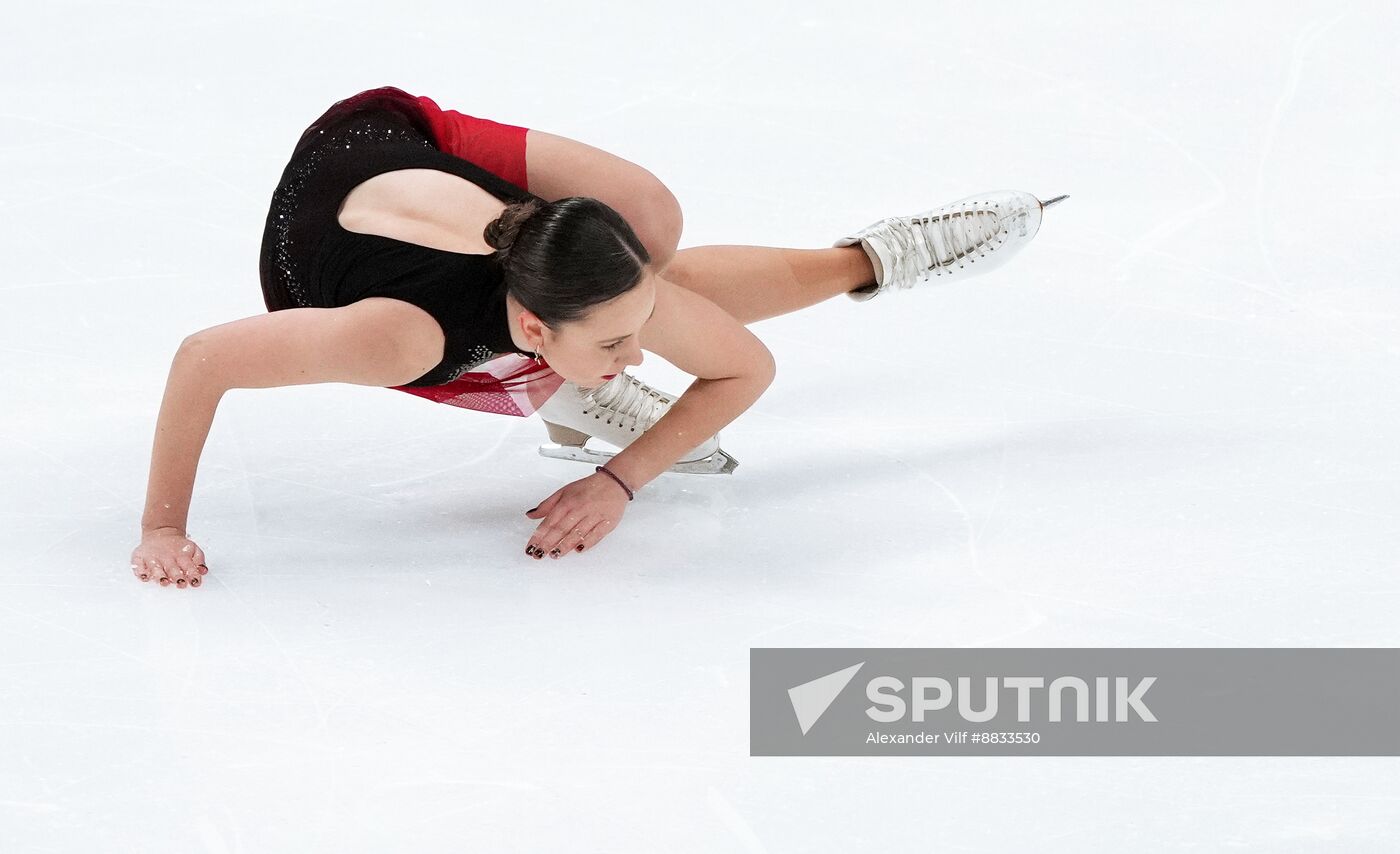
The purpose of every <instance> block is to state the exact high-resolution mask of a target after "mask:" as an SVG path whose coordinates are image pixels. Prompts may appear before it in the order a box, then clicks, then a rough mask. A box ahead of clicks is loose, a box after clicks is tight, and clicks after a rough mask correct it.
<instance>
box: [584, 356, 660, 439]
mask: <svg viewBox="0 0 1400 854" xmlns="http://www.w3.org/2000/svg"><path fill="white" fill-rule="evenodd" d="M584 399H585V400H587V401H589V404H588V406H587V407H585V409H584V414H585V415H589V414H592V415H594V416H600V415H601V414H602V413H601V412H600V411H599V410H601V411H602V412H607V413H608V417H607V423H609V424H611V423H613V419H614V418H616V419H617V422H618V423H619V424H621V425H622V426H624V427H626V426H629V425H628V419H630V420H631V426H633V427H637V426H641V427H642V429H644V430H645V429H647V428H648V427H650V426H651V425H653V424H655V423H656V422H657V421H658V420H659V419H660V418H661V415H662V414H663V410H664V409H665V408H666V407H667V406H669V405H670V403H671V399H670V398H669V397H666V396H665V395H663V394H662V393H661V392H659V391H657V390H656V389H654V388H652V387H651V386H649V385H647V384H646V383H643V382H640V381H639V380H638V379H637V378H636V377H634V376H632V375H631V374H629V373H627V372H626V371H623V372H621V373H619V374H618V375H617V376H616V377H613V378H612V379H611V380H608V381H607V382H606V383H604V384H603V385H601V386H599V387H597V388H596V389H593V390H592V391H590V392H588V393H587V394H585V395H584Z"/></svg>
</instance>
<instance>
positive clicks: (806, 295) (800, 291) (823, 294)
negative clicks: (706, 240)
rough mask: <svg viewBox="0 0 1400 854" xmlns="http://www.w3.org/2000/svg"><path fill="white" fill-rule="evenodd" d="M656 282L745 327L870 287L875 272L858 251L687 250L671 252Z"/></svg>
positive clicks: (709, 247)
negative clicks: (669, 284)
mask: <svg viewBox="0 0 1400 854" xmlns="http://www.w3.org/2000/svg"><path fill="white" fill-rule="evenodd" d="M661 276H662V278H664V279H666V280H667V281H669V282H674V283H675V284H677V285H680V286H681V287H683V288H687V289H689V290H692V291H694V292H695V293H698V294H700V295H701V296H703V297H705V298H706V299H708V300H710V301H711V302H713V303H714V304H715V305H718V306H719V307H720V308H722V309H724V310H725V311H727V312H729V313H730V314H731V315H732V316H733V317H734V318H735V319H736V320H738V321H739V322H740V323H743V324H745V325H747V324H750V323H753V322H755V321H758V320H765V319H767V318H770V317H777V316H778V315H780V314H787V313H788V312H791V311H797V310H798V309H799V308H806V307H807V306H809V305H816V304H817V303H819V302H822V301H824V300H827V299H830V298H831V297H834V296H837V295H839V294H844V293H846V292H847V291H851V290H854V289H855V288H858V287H861V286H862V285H868V284H872V283H873V282H874V281H875V269H874V267H873V266H872V265H871V263H870V258H869V257H868V256H867V255H866V254H865V251H864V250H863V249H861V248H860V247H859V246H843V247H841V248H839V249H781V248H776V247H769V246H693V247H690V248H687V249H682V250H680V251H679V252H677V253H676V255H675V257H674V258H672V259H671V263H670V264H668V265H667V266H666V267H665V269H664V270H663V271H662V273H661Z"/></svg>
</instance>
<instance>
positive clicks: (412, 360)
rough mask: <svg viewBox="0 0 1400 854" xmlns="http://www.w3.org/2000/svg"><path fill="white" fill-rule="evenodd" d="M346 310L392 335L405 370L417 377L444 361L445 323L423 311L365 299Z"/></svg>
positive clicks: (396, 301)
mask: <svg viewBox="0 0 1400 854" xmlns="http://www.w3.org/2000/svg"><path fill="white" fill-rule="evenodd" d="M345 308H346V310H348V311H353V312H354V313H355V314H357V315H359V316H361V317H363V318H365V319H366V321H367V322H368V323H369V324H370V325H371V326H373V327H375V328H377V329H381V330H385V331H387V332H389V337H391V338H392V339H393V340H394V341H395V342H396V343H397V344H398V347H397V350H398V352H399V354H400V360H401V367H402V369H404V370H408V371H409V372H412V371H414V370H417V371H418V372H417V373H416V374H414V375H413V376H414V378H417V377H420V376H422V375H423V374H425V373H427V372H428V371H430V370H432V369H433V368H434V367H436V366H437V364H438V363H439V362H441V361H442V357H443V354H444V353H445V352H446V349H447V334H446V333H445V332H444V331H443V329H442V324H440V323H438V322H437V319H436V318H435V317H433V316H432V315H431V314H429V313H428V312H427V311H425V310H424V309H422V308H419V307H418V306H416V305H414V304H413V303H411V302H405V301H404V300H400V299H394V298H392V297H365V298H364V299H362V300H359V301H357V302H353V303H351V304H350V305H348V306H346V307H345ZM420 368H421V370H419V369H420Z"/></svg>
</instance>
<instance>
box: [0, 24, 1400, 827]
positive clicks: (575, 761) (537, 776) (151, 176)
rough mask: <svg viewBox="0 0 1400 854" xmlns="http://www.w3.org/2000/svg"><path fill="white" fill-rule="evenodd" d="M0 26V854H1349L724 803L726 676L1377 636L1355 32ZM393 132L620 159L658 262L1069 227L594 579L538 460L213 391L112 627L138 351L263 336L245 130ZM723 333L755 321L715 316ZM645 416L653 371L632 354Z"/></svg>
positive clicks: (1362, 72) (811, 368)
mask: <svg viewBox="0 0 1400 854" xmlns="http://www.w3.org/2000/svg"><path fill="white" fill-rule="evenodd" d="M10 18H11V20H10V21H8V22H7V25H6V26H5V27H4V28H3V32H0V56H3V57H5V58H4V60H3V63H4V66H3V67H4V68H5V69H6V71H7V72H9V73H7V74H6V75H5V79H6V80H7V81H9V85H7V86H6V88H5V94H4V97H3V108H0V139H3V143H0V212H2V214H3V222H4V225H5V227H4V228H0V255H3V257H4V259H5V265H4V267H5V274H4V276H3V278H0V298H3V299H4V301H5V310H4V311H3V312H0V352H3V359H4V365H5V370H4V371H3V373H0V406H2V407H3V417H0V461H3V477H0V585H3V594H2V595H0V618H2V619H0V666H3V668H4V678H3V679H0V698H3V702H2V703H0V707H3V713H0V768H3V769H4V772H3V773H0V850H5V851H16V852H18V851H63V852H68V851H81V852H92V851H137V850H139V851H146V852H155V851H160V852H165V851H171V852H177V851H178V852H189V851H208V852H240V851H246V852H264V851H297V852H310V851H327V852H345V851H410V850H411V851H493V852H511V851H520V852H534V851H648V852H651V851H668V852H682V851H745V852H780V851H782V852H786V851H793V852H815V851H840V852H850V851H868V850H896V851H910V850H952V851H994V850H1001V851H1010V850H1035V851H1085V850H1115V851H1118V850H1200V851H1218V850H1245V851H1283V850H1287V851H1311V850H1324V849H1327V850H1346V851H1363V850H1382V849H1387V848H1393V846H1394V845H1395V842H1396V839H1397V838H1400V821H1398V820H1397V814H1400V798H1397V795H1396V792H1397V791H1400V766H1397V763H1396V762H1395V760H1393V759H1357V758H1335V757H1333V758H1328V757H1323V758H1312V759H1286V758H1253V759H1238V758H1200V757H1178V758H987V759H976V758H961V757H959V758H949V759H926V758H925V759H919V758H904V759H858V758H814V759H774V758H751V757H749V756H748V681H747V680H748V654H749V648H750V647H754V646H933V647H937V646H1394V645H1396V643H1397V640H1400V633H1397V629H1396V621H1395V613H1396V611H1397V605H1400V602H1398V601H1397V600H1398V599H1400V596H1398V595H1397V594H1398V593H1400V583H1397V580H1396V577H1395V555H1396V554H1397V551H1400V533H1398V532H1397V525H1396V518H1397V511H1400V472H1397V461H1400V454H1397V451H1396V447H1397V442H1396V438H1397V431H1398V428H1400V408H1398V407H1397V395H1396V388H1397V383H1396V377H1397V367H1400V334H1398V333H1400V297H1397V290H1396V288H1395V281H1396V275H1395V261H1394V253H1395V246H1394V242H1395V241H1394V236H1395V233H1396V223H1395V217H1394V213H1393V211H1394V210H1395V204H1396V200H1397V199H1400V173H1397V171H1396V168H1395V165H1396V159H1395V152H1396V151H1397V146H1396V143H1397V130H1400V113H1397V111H1396V108H1395V105H1396V103H1397V95H1398V94H1400V93H1398V92H1397V89H1400V86H1397V83H1400V78H1398V77H1397V74H1396V72H1395V70H1394V65H1393V62H1392V59H1393V57H1392V56H1391V55H1390V54H1391V52H1392V48H1393V45H1394V43H1395V41H1396V37H1397V35H1400V26H1397V24H1400V14H1397V12H1396V11H1395V7H1394V5H1393V4H1386V3H1372V4H1340V5H1339V4H1334V3H1324V2H1305V3H1297V4H1287V5H1279V4H1274V3H1262V2H1255V3H1243V4H1225V5H1221V4H1205V3H1198V4H1175V5H1169V6H1163V5H1155V6H1152V7H1150V8H1149V7H1143V8H1142V11H1139V10H1138V9H1137V8H1136V7H1134V6H1132V5H1131V4H1116V5H1115V4H1106V3H1102V4H1083V5H1067V4H1029V3H1021V4H991V5H989V4H917V3H904V4H888V5H882V4H877V5H874V6H868V5H862V6H859V7H857V6H851V5H850V4H838V3H831V2H817V3H813V2H804V3H728V4H712V3H707V4H691V5H689V6H683V7H677V8H665V7H662V6H657V7H655V8H652V7H648V6H645V5H638V4H616V5H611V6H607V5H604V6H599V5H598V4H566V3H558V2H555V3H549V4H540V3H532V4H528V5H522V4H490V6H488V5H487V4H462V3H433V4H422V3H413V2H409V3H406V4H393V5H392V6H383V5H382V4H369V3H363V2H352V3H345V2H339V3H335V4H328V3H323V2H316V3H309V4H301V3H296V4H271V3H257V2H255V3H252V4H240V5H235V6H228V5H219V6H215V5H212V4H173V3H165V4H154V5H152V4H131V3H107V4H75V3H66V2H59V3H55V4H49V5H47V6H42V5H34V4H29V5H27V6H25V7H24V8H23V9H21V10H19V11H17V12H16V13H15V14H13V15H11V16H10ZM380 85H396V86H399V87H401V88H404V89H406V90H408V91H410V92H413V93H416V94H428V95H431V96H432V97H433V98H434V99H435V100H437V101H438V103H439V104H440V105H441V106H443V107H444V108H448V109H457V110H460V111H463V112H466V113H469V114H472V115H479V116H484V117H489V118H493V119H497V120H500V121H505V122H509V123H513V124H520V125H524V126H527V127H533V128H538V129H541V130H544V131H548V132H551V133H557V134H561V135H564V136H568V137H571V138H574V139H578V140H581V141H584V142H587V143H589V144H591V145H594V146H597V147H600V148H603V149H605V150H607V151H610V152H613V153H615V154H617V155H619V156H621V157H624V158H627V159H628V160H631V161H633V162H635V163H638V164H641V165H643V166H645V167H646V168H647V169H649V170H651V171H652V172H653V173H654V174H656V175H657V176H658V177H659V178H661V179H662V180H663V181H664V182H665V183H666V184H667V185H668V186H669V187H670V188H671V189H672V190H673V191H674V192H675V194H676V196H677V197H678V198H679V199H680V201H681V203H682V205H683V207H684V210H685V226H686V228H685V234H684V236H683V238H682V241H681V245H682V247H686V246H699V245H705V244H716V243H719V244H754V245H767V246H791V247H806V248H820V247H826V246H829V245H830V244H831V243H832V242H833V241H834V240H835V239H837V238H838V237H840V236H842V235H844V234H846V233H849V232H850V231H851V230H853V229H856V228H860V227H862V226H865V225H866V224H868V223H870V222H873V221H875V220H877V219H879V218H881V217H884V216H889V215H897V214H910V213H914V212H917V211H920V210H924V209H927V208H929V207H932V206H935V205H938V204H942V203H944V202H947V201H951V200H953V199H957V198H961V197H963V196H967V195H971V194H973V193H977V192H982V191H985V190H993V189H1002V188H1010V189H1022V190H1026V191H1029V192H1032V193H1036V194H1037V195H1039V196H1040V197H1041V198H1049V197H1051V196H1054V195H1057V194H1061V193H1068V194H1070V195H1071V198H1070V199H1069V200H1067V201H1066V202H1064V203H1063V204H1061V205H1057V206H1055V207H1054V208H1053V209H1052V210H1050V211H1047V213H1046V217H1045V223H1044V226H1043V227H1042V230H1041V232H1040V234H1039V236H1037V238H1036V239H1035V241H1034V242H1033V243H1032V244H1031V245H1030V246H1029V247H1028V248H1027V249H1026V250H1025V251H1024V252H1023V253H1022V254H1021V255H1019V256H1018V257H1017V258H1015V259H1014V260H1012V261H1011V262H1010V263H1008V264H1007V265H1005V266H1004V267H1002V268H1000V269H998V270H996V271H994V272H993V273H990V274H987V275H986V276H985V277H982V278H976V279H972V280H968V281H967V282H964V283H961V284H958V285H956V286H953V285H950V286H948V287H945V288H942V289H931V288H928V289H921V290H919V291H915V292H908V293H901V294H894V295H891V298H889V299H888V300H887V299H886V297H885V296H881V297H879V298H877V299H875V300H872V301H870V302H868V303H860V304H857V303H853V302H852V301H850V300H846V299H844V298H838V299H832V300H829V301H827V302H824V303H822V304H820V305H817V306H815V307H813V308H811V309H807V310H805V311H802V312H798V313H795V314H791V315H787V316H783V317H779V318H774V319H771V320H766V321H763V322H760V323H757V324H754V325H753V327H752V329H753V331H754V332H755V333H756V334H757V335H758V336H759V337H760V338H761V339H762V340H763V341H764V342H765V343H766V344H767V345H768V346H769V348H770V349H771V350H772V351H773V353H774V354H775V356H776V359H777V363H778V366H779V367H778V378H777V380H776V382H775V383H774V385H773V386H772V388H771V389H770V390H769V391H768V393H767V394H765V395H764V397H763V398H762V399H761V400H759V401H758V403H757V404H756V405H755V406H754V407H752V409H750V410H749V411H748V412H746V413H745V414H744V415H742V416H741V417H740V418H739V419H738V420H737V421H735V422H734V423H733V424H731V425H730V426H728V427H726V428H725V429H724V431H723V434H722V435H723V440H724V441H723V446H724V448H725V449H726V450H727V451H729V452H731V453H733V454H734V455H735V456H736V457H737V458H738V459H739V460H741V461H742V464H741V466H740V468H739V469H738V471H737V472H736V473H735V474H734V475H733V476H727V477H719V476H711V477H706V476H694V475H663V476H662V477H661V478H659V479H658V480H656V481H655V482H653V483H652V484H650V485H649V486H647V487H646V488H645V489H643V490H641V491H640V492H639V493H638V495H637V500H636V501H635V502H634V503H633V504H631V505H629V507H628V511H627V514H626V516H625V517H624V519H623V522H622V524H621V526H620V527H619V528H618V530H617V531H616V533H614V534H612V535H611V536H610V537H608V538H607V539H606V540H605V541H604V542H603V544H602V545H601V546H600V547H599V548H598V549H597V550H596V551H593V552H591V553H585V554H582V555H569V556H566V557H565V558H564V559H563V560H561V561H559V562H554V561H548V560H547V561H544V562H538V561H534V560H532V559H530V558H528V557H526V556H525V554H524V551H523V549H524V545H525V542H526V540H527V539H528V537H529V536H530V534H531V532H532V530H533V528H534V525H535V523H534V522H531V521H530V520H527V519H526V518H525V517H524V511H525V510H526V509H527V508H529V507H532V506H534V505H535V504H536V503H538V502H539V501H540V499H542V498H545V497H547V496H548V495H549V494H550V493H552V492H553V491H554V490H556V489H558V488H559V487H560V486H562V485H563V484H565V483H567V482H569V481H570V480H573V479H576V478H580V477H583V476H585V475H586V474H588V473H589V472H590V471H591V469H589V468H586V467H584V466H581V465H579V464H577V463H568V462H560V461H554V460H545V459H542V458H540V457H539V456H538V455H537V453H536V447H537V445H538V444H539V443H540V442H542V441H544V440H545V435H544V430H543V428H542V426H541V425H540V423H539V422H538V420H537V419H530V420H525V419H512V418H508V417H505V416H489V415H485V414H481V413H475V412H469V411H466V410H461V409H455V408H451V407H446V406H439V405H436V404H432V403H430V402H428V401H424V400H421V399H417V398H414V397H411V396H409V395H405V394H400V393H397V392H390V391H385V390H380V389H374V388H367V387H361V386H351V385H322V386H301V387H292V388H283V389H270V390H241V391H235V392H231V393H230V394H229V395H228V396H227V397H226V398H225V399H224V401H223V403H222V405H221V407H220V410H219V413H218V417H217V419H216V421H215V423H214V427H213V429H212V432H211V434H210V436H209V440H208V443H207V445H206V448H205V452H204V456H203V459H202V462H201V466H200V470H199V479H198V482H197V484H196V491H195V495H194V501H193V506H192V511H191V517H190V522H189V528H190V530H191V532H192V534H193V535H194V537H195V538H196V540H197V542H198V543H199V544H200V546H201V547H202V548H203V549H204V550H205V551H206V553H207V555H208V558H209V560H208V562H209V565H210V567H211V569H212V571H211V572H210V574H209V575H208V576H206V577H205V581H204V585H203V586H202V587H201V588H199V589H184V590H177V589H174V588H161V587H157V586H154V585H151V584H142V583H141V582H139V581H138V580H136V579H135V577H134V576H133V575H132V573H131V571H130V570H129V568H128V560H127V559H128V556H129V555H130V552H131V549H132V548H133V546H135V545H136V542H137V539H138V536H137V534H138V526H139V519H140V514H141V508H142V505H143V502H144V497H145V486H146V475H147V470H148V468H147V467H148V465H149V460H150V448H151V439H152V435H153V430H154V424H155V417H156V413H157V408H158V405H159V403H160V399H161V394H162V392H163V389H164V381H165V376H166V371H167V369H168V366H169V359H170V356H171V355H172V353H173V351H174V349H175V347H176V345H178V344H179V342H180V341H181V339H182V338H184V337H185V336H186V335H188V334H190V333H191V332H194V331H196V330H199V329H202V328H206V327H208V326H213V325H215V324H218V323H223V322H226V321H228V320H232V319H236V318H239V317H244V316H248V315H251V314H256V313H259V312H261V311H263V306H262V303H261V296H260V293H259V288H258V282H257V251H258V246H259V241H260V237H261V229H262V224H263V217H264V216H265V214H266V211H267V205H268V202H269V199H270V194H271V191H272V188H273V186H274V185H275V182H276V180H277V178H278V176H279V174H280V172H281V169H282V167H283V165H284V163H285V159H286V157H287V155H288V154H289V152H290V150H291V146H292V144H293V143H294V142H295V140H296V137H297V135H298V134H299V133H300V131H301V130H302V128H304V127H305V125H306V124H307V123H309V122H310V120H311V119H313V118H315V117H316V116H317V115H319V114H320V112H321V111H322V110H324V109H325V108H326V107H327V106H329V104H330V103H331V102H333V101H335V100H338V99H340V98H342V97H345V96H348V95H350V94H353V93H354V92H357V91H360V90H362V89H366V88H371V87H374V86H380ZM752 286H753V287H762V286H763V282H761V281H755V282H753V283H752ZM636 372H637V374H638V376H640V377H641V378H642V379H643V380H644V381H646V382H648V383H651V384H655V385H657V386H658V387H661V388H664V389H667V390H671V391H679V390H681V389H682V388H684V385H685V383H686V382H687V381H688V378H687V377H686V376H685V375H683V374H681V373H680V372H679V371H678V370H676V369H675V368H674V367H672V366H669V365H667V364H665V363H664V362H662V361H661V360H660V359H659V358H658V357H655V356H651V355H649V356H648V357H647V362H646V363H645V364H644V365H643V366H642V367H640V368H638V369H636Z"/></svg>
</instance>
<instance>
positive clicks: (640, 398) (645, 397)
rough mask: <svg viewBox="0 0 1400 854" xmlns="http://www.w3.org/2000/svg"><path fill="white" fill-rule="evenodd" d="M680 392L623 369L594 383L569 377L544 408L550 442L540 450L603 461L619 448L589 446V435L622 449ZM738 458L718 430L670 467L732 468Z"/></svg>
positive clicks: (552, 455) (728, 470) (681, 470)
mask: <svg viewBox="0 0 1400 854" xmlns="http://www.w3.org/2000/svg"><path fill="white" fill-rule="evenodd" d="M675 398H676V396H675V395H671V394H666V393H664V392H660V391H657V390H656V389H654V388H652V387H651V386H649V385H646V384H645V383H642V382H639V381H638V380H637V379H636V378H635V377H633V376H632V375H631V374H628V373H627V372H626V371H622V372H621V373H619V374H618V375H617V376H615V377H613V378H612V379H611V380H608V381H607V382H606V383H604V384H603V385H601V386H598V387H597V388H595V389H591V390H590V389H582V388H579V387H578V386H577V385H575V384H574V383H571V382H565V383H564V384H563V385H562V386H560V387H559V390H558V391H556V392H555V393H554V394H553V396H551V397H550V398H549V400H547V401H545V404H544V405H543V406H541V407H540V408H539V410H538V411H539V413H540V417H541V418H543V419H544V426H545V429H546V430H548V431H549V438H550V440H551V441H550V442H547V443H545V444H543V445H540V454H541V455H542V456H546V457H550V458H552V459H557V460H577V461H579V462H585V463H594V464H596V465H604V464H606V463H607V461H608V460H610V459H612V458H613V457H614V456H616V455H617V451H611V452H609V451H598V450H594V449H592V448H588V447H586V443H587V442H588V440H589V439H590V438H596V439H601V440H603V441H605V442H607V443H609V444H611V445H615V446H616V447H617V448H619V449H622V448H625V447H627V446H628V445H630V444H632V442H633V440H635V439H636V438H637V437H638V436H640V435H642V434H643V433H645V432H646V431H647V430H648V429H649V428H650V427H651V426H652V425H653V424H655V423H656V422H657V421H658V420H660V419H661V416H663V415H665V414H666V412H667V411H668V410H670V408H671V403H672V402H673V401H674V400H675ZM738 465H739V461H738V460H736V459H734V458H733V457H731V456H729V455H728V454H726V453H725V452H724V451H723V450H721V449H720V446H719V434H718V433H716V434H715V435H713V436H711V437H710V438H709V439H706V440H705V441H704V442H702V443H700V445H698V446H696V447H695V448H693V449H691V450H690V451H689V452H688V453H686V454H685V455H684V456H683V457H681V459H680V461H679V462H677V463H675V464H674V465H672V466H671V467H670V468H669V469H667V471H673V472H679V473H681V474H729V473H731V472H733V471H734V469H735V468H736V467H737V466H738Z"/></svg>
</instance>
